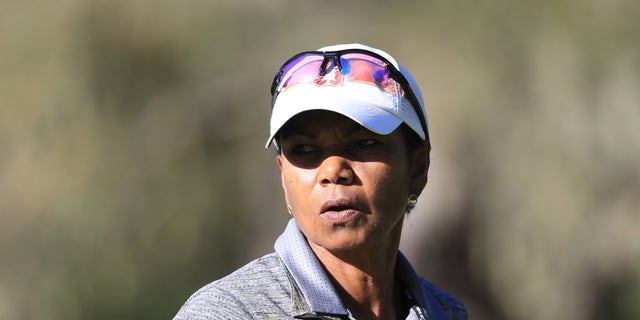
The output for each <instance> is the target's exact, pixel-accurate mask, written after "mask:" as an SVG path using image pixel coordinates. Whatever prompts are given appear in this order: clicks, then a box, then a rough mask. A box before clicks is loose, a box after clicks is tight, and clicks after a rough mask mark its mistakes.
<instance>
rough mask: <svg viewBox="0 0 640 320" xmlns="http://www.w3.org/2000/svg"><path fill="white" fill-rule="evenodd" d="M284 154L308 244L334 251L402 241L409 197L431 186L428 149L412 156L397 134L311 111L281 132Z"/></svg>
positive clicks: (290, 200)
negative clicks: (375, 131) (377, 131)
mask: <svg viewBox="0 0 640 320" xmlns="http://www.w3.org/2000/svg"><path fill="white" fill-rule="evenodd" d="M281 150H282V152H281V154H280V155H278V157H277V161H278V165H279V167H280V169H281V174H282V186H283V188H284V192H285V197H286V201H287V204H288V205H289V206H290V208H291V211H292V214H293V215H294V217H295V219H296V221H297V223H298V225H299V226H300V228H301V229H302V231H303V233H304V234H305V235H306V237H307V240H308V241H309V243H310V245H312V246H320V247H322V248H325V249H327V250H329V251H333V252H337V251H341V250H350V249H357V248H361V247H363V246H364V247H367V246H375V247H378V246H379V245H384V244H390V243H391V242H392V241H399V237H400V232H401V230H402V221H403V218H404V212H405V208H406V205H407V197H408V195H409V194H411V193H415V194H417V195H419V194H420V192H421V191H422V189H423V188H424V185H425V184H426V172H427V169H428V161H427V157H428V151H425V150H426V148H424V149H421V148H418V149H417V150H416V151H413V152H411V153H408V152H407V150H406V144H405V140H404V138H403V135H402V132H401V130H400V129H397V130H396V131H394V132H393V133H391V134H389V135H378V134H376V133H373V132H371V131H369V130H367V129H366V128H364V127H362V126H360V125H359V124H357V123H356V122H353V121H352V120H350V119H349V118H346V117H344V116H342V115H339V114H337V113H333V112H328V111H309V112H304V113H302V114H300V115H298V116H296V117H295V118H293V119H291V120H290V121H289V122H288V123H287V125H286V126H285V127H284V128H283V129H282V141H281ZM420 150H422V151H420Z"/></svg>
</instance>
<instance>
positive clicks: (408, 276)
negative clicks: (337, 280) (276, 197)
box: [174, 219, 467, 320]
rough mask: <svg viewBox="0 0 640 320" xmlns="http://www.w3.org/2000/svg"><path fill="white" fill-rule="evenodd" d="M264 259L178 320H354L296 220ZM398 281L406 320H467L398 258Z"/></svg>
mask: <svg viewBox="0 0 640 320" xmlns="http://www.w3.org/2000/svg"><path fill="white" fill-rule="evenodd" d="M275 251H276V252H275V253H271V254H268V255H265V256H263V257H261V258H259V259H256V260H254V261H252V262H250V263H249V264H247V265H245V266H243V267H241V268H240V269H238V270H236V271H235V272H233V273H231V274H230V275H228V276H226V277H224V278H222V279H220V280H217V281H214V282H212V283H210V284H208V285H206V286H204V287H203V288H201V289H200V290H198V291H197V292H195V293H194V294H193V295H192V296H191V297H190V298H189V299H188V300H187V302H186V303H185V304H184V305H183V306H182V308H181V309H180V310H179V311H178V314H177V315H176V316H175V318H174V319H176V320H181V319H354V318H353V317H352V315H351V313H350V312H349V310H348V309H347V308H345V306H344V304H343V303H342V301H341V299H340V297H339V295H338V293H337V292H336V289H335V288H334V286H333V284H332V282H331V281H330V280H329V278H328V276H327V274H326V272H325V271H324V269H323V268H322V266H321V264H320V261H318V258H317V257H316V256H315V254H314V253H313V252H312V251H311V248H309V245H308V243H307V241H306V238H305V237H304V235H303V234H302V231H300V229H299V228H298V225H297V224H296V222H295V220H294V219H291V221H289V223H288V225H287V228H286V229H285V231H284V233H283V234H282V235H280V237H279V238H278V240H277V241H276V244H275ZM395 273H396V277H397V278H398V279H399V280H400V281H401V282H402V283H403V284H404V286H405V289H406V292H407V294H408V295H409V296H410V297H411V299H409V300H410V301H412V305H411V307H410V310H409V315H408V317H407V319H428V320H441V319H442V320H445V319H447V320H464V319H467V312H466V310H465V309H464V307H463V306H462V304H461V303H460V302H459V301H458V300H456V299H455V298H453V297H452V296H451V295H450V294H448V293H447V292H445V291H442V290H440V289H438V288H436V287H435V286H433V285H432V284H430V283H429V282H427V281H426V280H424V279H422V278H421V277H420V276H418V275H417V274H416V272H415V271H414V270H413V268H412V267H411V265H410V264H409V262H408V261H407V259H406V258H405V257H404V256H403V255H402V254H401V253H398V257H397V261H396V270H395Z"/></svg>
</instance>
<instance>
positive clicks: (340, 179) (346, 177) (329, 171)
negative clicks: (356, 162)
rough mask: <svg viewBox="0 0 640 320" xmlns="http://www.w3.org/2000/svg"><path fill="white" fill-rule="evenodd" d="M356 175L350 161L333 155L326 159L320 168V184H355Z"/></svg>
mask: <svg viewBox="0 0 640 320" xmlns="http://www.w3.org/2000/svg"><path fill="white" fill-rule="evenodd" d="M353 178H354V173H353V168H352V167H351V165H350V164H349V161H348V160H347V159H345V158H344V157H341V156H337V155H333V156H329V157H327V158H325V159H324V160H323V161H322V163H320V166H319V167H318V183H320V184H321V185H323V186H326V185H330V184H343V185H349V184H352V183H353Z"/></svg>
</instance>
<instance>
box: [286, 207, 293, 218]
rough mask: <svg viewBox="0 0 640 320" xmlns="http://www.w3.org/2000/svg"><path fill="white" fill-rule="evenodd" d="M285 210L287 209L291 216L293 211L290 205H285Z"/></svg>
mask: <svg viewBox="0 0 640 320" xmlns="http://www.w3.org/2000/svg"><path fill="white" fill-rule="evenodd" d="M287 211H289V215H290V216H293V211H292V210H291V207H290V206H289V205H287Z"/></svg>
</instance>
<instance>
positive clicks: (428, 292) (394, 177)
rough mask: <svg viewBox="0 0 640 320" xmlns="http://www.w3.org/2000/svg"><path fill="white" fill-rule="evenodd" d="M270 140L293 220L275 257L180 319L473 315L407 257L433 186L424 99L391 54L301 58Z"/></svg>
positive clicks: (278, 93) (225, 281)
mask: <svg viewBox="0 0 640 320" xmlns="http://www.w3.org/2000/svg"><path fill="white" fill-rule="evenodd" d="M271 94H272V115H271V135H270V137H269V139H268V140H267V147H269V146H270V145H274V146H275V148H276V150H277V157H276V160H277V163H278V166H279V167H280V171H281V177H282V187H283V189H284V193H285V200H286V203H287V208H288V209H289V213H290V214H291V215H292V216H293V218H292V219H291V220H290V221H289V224H288V226H287V227H286V229H285V231H284V233H283V234H282V235H281V236H280V237H279V238H278V240H277V241H276V244H275V252H274V253H271V254H268V255H266V256H264V257H262V258H260V259H257V260H255V261H253V262H251V263H249V264H248V265H246V266H244V267H242V268H240V269H238V270H237V271H235V272H234V273H232V274H230V275H228V276H227V277H225V278H222V279H220V280H218V281H215V282H213V283H211V284H209V285H207V286H205V287H204V288H202V289H200V290H199V291H198V292H196V293H195V294H194V295H193V296H191V298H190V299H189V300H188V301H187V302H186V303H185V305H184V306H183V307H182V309H181V310H180V311H179V312H178V314H177V315H176V317H175V319H291V318H295V319H466V318H467V313H466V311H465V309H464V307H463V306H462V304H460V302H458V301H457V300H455V298H453V297H452V296H451V295H449V294H448V293H446V292H444V291H442V290H440V289H438V288H436V287H434V286H433V285H431V284H430V283H428V282H427V281H425V280H424V279H422V278H420V277H419V276H418V275H417V274H416V273H415V271H414V270H413V268H412V267H411V265H410V264H409V262H408V261H407V260H406V258H405V257H404V256H403V255H402V254H401V253H400V252H399V250H398V247H399V243H400V235H401V232H402V224H403V220H404V217H405V215H406V214H407V213H408V212H409V211H410V210H411V209H412V208H413V207H414V206H415V204H416V202H417V199H418V196H419V195H420V193H421V192H422V190H423V188H424V187H425V185H426V183H427V171H428V168H429V152H430V142H429V135H428V128H427V117H426V112H425V110H424V107H423V101H422V95H421V93H420V90H419V88H418V86H417V84H416V83H415V81H414V80H413V78H412V77H411V75H410V74H409V73H408V72H407V71H406V70H405V69H404V68H403V67H402V66H400V65H399V64H398V63H397V62H396V61H395V60H394V58H393V57H391V56H390V55H389V54H387V53H386V52H384V51H381V50H378V49H375V48H371V47H368V46H364V45H360V44H349V45H336V46H330V47H324V48H320V49H318V51H312V52H303V53H301V54H298V55H296V56H294V57H292V58H291V59H289V60H288V61H287V62H285V63H284V65H283V66H282V67H281V68H280V70H279V71H278V72H277V74H276V76H275V79H274V82H273V85H272V88H271Z"/></svg>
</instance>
